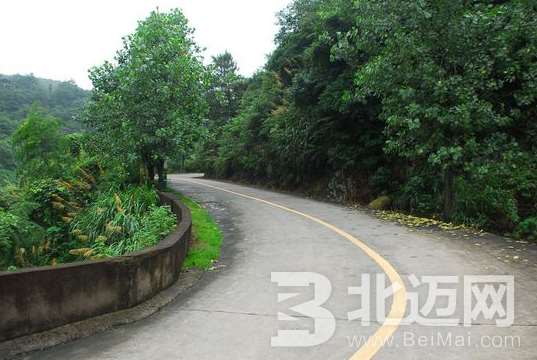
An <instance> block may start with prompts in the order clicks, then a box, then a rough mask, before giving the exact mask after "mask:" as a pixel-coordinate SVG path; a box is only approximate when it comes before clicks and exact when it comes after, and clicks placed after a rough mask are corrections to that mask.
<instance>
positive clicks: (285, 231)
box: [27, 176, 537, 360]
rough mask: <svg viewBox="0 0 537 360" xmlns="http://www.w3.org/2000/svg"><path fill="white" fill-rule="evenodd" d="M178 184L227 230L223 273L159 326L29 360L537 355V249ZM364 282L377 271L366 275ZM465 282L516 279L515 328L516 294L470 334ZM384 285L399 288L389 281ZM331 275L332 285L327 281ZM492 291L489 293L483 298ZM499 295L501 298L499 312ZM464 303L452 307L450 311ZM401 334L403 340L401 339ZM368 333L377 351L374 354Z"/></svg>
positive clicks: (184, 180) (273, 197)
mask: <svg viewBox="0 0 537 360" xmlns="http://www.w3.org/2000/svg"><path fill="white" fill-rule="evenodd" d="M170 185H171V186H172V187H174V188H175V189H177V190H179V191H181V192H183V193H184V194H186V195H188V196H190V197H192V198H194V199H195V200H197V201H198V202H200V203H202V204H203V205H204V206H206V207H207V208H208V209H209V210H210V212H211V213H212V214H213V216H215V218H216V219H217V221H218V222H219V223H220V225H221V227H222V229H223V232H224V246H223V252H222V259H221V261H220V262H219V264H218V265H217V266H216V269H215V270H214V271H212V272H210V273H208V274H206V276H204V278H203V280H202V281H201V282H200V283H198V284H197V285H196V286H195V288H194V289H193V291H191V292H190V293H189V294H188V295H185V296H183V297H180V298H178V299H177V300H176V301H174V302H173V303H172V304H170V305H168V306H167V307H165V308H164V309H163V310H161V311H160V312H159V313H157V314H155V315H154V316H151V317H150V318H147V319H145V320H143V321H140V322H137V323H134V324H130V325H126V326H122V327H118V328H116V329H113V330H111V331H107V332H104V333H101V334H98V335H96V336H92V337H89V338H85V339H82V340H79V341H75V342H72V343H69V344H65V345H62V346H58V347H56V348H52V349H50V350H47V351H43V352H39V353H33V354H31V355H29V356H27V358H29V359H75V358H76V359H125V360H133V359H233V360H235V359H348V358H352V357H353V356H355V358H362V359H367V358H371V357H372V356H374V358H375V359H398V360H401V359H487V360H488V359H496V358H497V359H536V358H537V350H536V348H535V346H534V344H535V343H537V301H535V299H536V295H535V294H537V277H536V275H537V272H536V268H535V266H534V264H535V259H537V256H536V254H537V250H536V249H535V246H532V245H529V244H524V243H517V242H512V243H506V242H505V240H504V239H499V238H496V237H489V238H487V239H485V238H472V237H464V236H463V235H458V236H452V235H449V234H441V233H430V232H423V231H419V232H416V231H411V230H409V229H406V228H404V227H401V226H399V225H395V224H391V223H387V222H384V221H380V220H378V219H376V218H373V217H371V216H370V215H368V214H367V213H365V212H363V211H359V210H355V209H350V208H347V207H343V206H339V205H333V204H328V203H324V202H318V201H313V200H309V199H305V198H301V197H296V196H291V195H287V194H282V193H276V192H271V191H266V190H260V189H257V188H252V187H246V186H239V185H235V184H230V183H223V182H217V181H210V180H204V179H198V178H192V177H187V176H172V177H171V178H170ZM347 235H348V236H347ZM346 236H347V237H346ZM353 239H354V240H356V241H354V240H353ZM368 249H369V250H368ZM505 259H516V260H517V261H515V260H513V261H508V260H505ZM390 271H393V273H391V274H390ZM273 272H277V273H282V272H301V273H306V272H308V273H311V272H313V273H316V274H320V275H308V276H310V277H309V278H308V277H304V276H307V275H305V274H298V275H294V276H295V277H294V280H303V281H306V282H308V281H316V283H317V285H318V290H317V291H316V292H314V291H313V286H309V287H308V286H292V287H278V285H277V283H276V282H275V281H271V273H273ZM386 273H388V276H385V275H386ZM363 275H366V277H365V278H362V276H363ZM369 275H370V276H371V277H370V287H368V288H369V289H371V295H370V297H369V300H370V301H369V303H370V306H369V307H368V309H369V311H367V312H365V314H366V315H365V317H362V320H354V321H349V319H348V313H349V312H353V311H356V310H359V309H360V308H362V307H365V306H363V305H364V304H365V303H366V302H367V301H365V300H366V298H367V297H366V296H364V297H362V296H360V295H356V294H349V287H359V286H360V285H364V284H365V283H364V282H363V280H364V279H367V276H369ZM465 275H501V276H514V279H515V285H514V291H515V295H514V319H513V321H509V319H507V321H508V322H510V323H512V324H511V325H510V326H508V327H497V326H495V321H496V320H497V319H504V318H506V317H508V315H509V313H508V312H506V313H502V309H507V308H508V307H507V306H506V305H507V304H506V302H507V300H508V298H507V297H505V296H497V297H496V299H497V298H499V299H500V300H499V301H500V303H496V305H498V304H499V305H500V306H499V307H498V306H497V307H496V308H495V310H498V309H500V310H499V312H496V313H493V316H489V317H488V318H487V317H486V316H483V315H479V316H477V317H476V318H475V319H474V320H473V321H472V323H471V326H463V325H462V322H463V319H464V313H465V311H464V300H465V299H464V297H463V294H464V291H463V290H464V286H463V285H464V284H463V279H464V278H463V276H465ZM273 276H274V278H273V279H272V280H277V279H278V278H279V277H281V278H282V279H283V280H289V279H290V277H289V275H287V276H283V275H278V274H274V275H273ZM312 276H313V278H312ZM377 276H378V279H377ZM424 276H433V277H429V278H427V277H424ZM434 276H442V277H440V278H438V277H434ZM446 276H450V277H446ZM325 279H326V280H325ZM382 279H385V281H386V282H385V286H384V287H382V286H381V282H382ZM394 279H395V280H397V279H402V281H403V283H402V284H401V285H402V286H401V287H402V289H399V291H398V292H396V295H395V296H387V301H386V302H385V305H384V306H377V300H378V299H379V298H382V297H383V296H382V292H381V290H382V289H384V288H386V287H388V286H389V285H390V282H391V281H393V280H394ZM481 279H482V278H481ZM505 279H507V280H506V281H507V282H508V279H509V277H507V278H500V280H501V281H500V280H497V281H500V282H499V283H498V282H497V281H491V280H490V279H489V280H487V281H488V283H490V284H489V285H490V286H491V289H492V290H495V291H496V292H495V293H496V295H498V294H500V293H501V291H500V290H501V286H504V285H505V284H507V282H506V283H503V282H502V281H504V280H505ZM291 280H292V279H291ZM431 280H432V281H436V280H439V281H440V282H439V283H438V284H439V285H438V287H439V288H442V289H448V290H450V289H451V290H453V291H447V292H446V291H444V292H442V291H441V290H440V293H438V292H437V294H439V295H446V293H448V292H449V294H455V297H454V298H453V297H450V295H447V296H438V297H436V298H434V297H431V296H429V295H430V294H429V290H430V289H431V286H432V285H430V281H431ZM326 281H328V282H329V283H330V285H331V289H329V288H328V289H327V287H326V286H324V283H325V282H326ZM365 281H366V280H365ZM416 281H417V282H416ZM427 281H429V283H428V282H427ZM449 281H451V282H449ZM488 283H487V284H488ZM487 284H481V287H479V286H480V285H477V286H478V289H481V291H482V292H481V294H483V293H485V291H484V290H483V289H484V286H486V285H487ZM502 284H503V285H502ZM295 285H298V284H297V283H295ZM363 288H366V287H365V286H364V287H363ZM404 288H406V292H405V290H404ZM508 288H509V286H507V287H505V286H504V289H508ZM330 290H331V292H330ZM354 290H358V289H356V288H355V289H354ZM489 290H490V289H489ZM328 292H330V294H328ZM351 292H356V291H351ZM289 293H291V295H285V294H289ZM479 293H480V292H479V291H477V294H478V295H479ZM493 293H494V291H493ZM506 293H507V292H506ZM506 293H505V294H506ZM278 294H280V300H281V301H280V302H278ZM292 294H297V295H296V296H293V295H292ZM323 294H325V295H327V296H328V295H329V297H328V299H327V301H326V302H324V303H323V304H322V308H324V309H325V310H319V309H318V308H317V307H316V306H312V305H311V304H310V306H308V305H303V306H302V308H300V304H302V303H305V302H307V301H310V300H311V299H313V298H314V297H316V298H317V299H319V301H320V302H323V299H322V295H323ZM470 294H471V293H470ZM478 295H475V297H474V298H473V299H474V300H473V301H474V302H477V301H478ZM398 297H399V299H398ZM393 299H395V301H394V300H393ZM401 299H402V301H401ZM416 299H417V301H413V300H416ZM430 299H434V301H432V302H431V304H432V306H429V310H430V311H429V312H428V313H429V314H428V315H424V314H422V315H424V316H423V317H424V319H421V320H420V319H419V318H418V317H417V316H415V315H416V313H417V312H416V311H414V310H413V309H414V306H413V304H419V305H418V308H419V309H420V310H421V311H422V312H425V313H427V311H426V310H427V309H426V308H427V305H428V304H427V303H428V301H427V300H430ZM405 300H408V301H405ZM450 300H455V301H450ZM493 300H494V298H493V297H491V298H489V299H488V302H487V304H489V305H490V304H491V302H493ZM431 304H429V305H431ZM452 304H453V305H454V307H453V309H449V307H450V305H452ZM294 306H298V307H296V308H295V310H297V311H296V312H295V311H293V310H290V308H291V307H294ZM316 308H317V311H313V312H312V316H311V317H310V316H308V314H309V311H310V310H311V309H313V310H315V309H316ZM382 308H384V309H382ZM424 308H425V309H424ZM446 308H447V310H446ZM443 309H444V310H445V311H444V312H443ZM493 309H494V308H493ZM382 310H384V311H382ZM451 310H453V311H451ZM390 311H392V312H391V314H392V315H396V316H395V319H394V322H392V323H386V322H385V319H384V318H383V317H382V314H383V313H385V314H388V313H390ZM401 311H405V318H403V319H401V316H398V313H399V312H401ZM437 311H438V312H437ZM301 313H302V314H301ZM408 315H413V316H412V317H408ZM291 316H292V317H293V319H291ZM312 317H313V318H315V319H313V318H312ZM453 319H454V323H452V322H451V320H453ZM431 320H432V321H436V322H434V323H431ZM399 322H400V323H399ZM332 327H333V330H334V331H333V334H332V331H331V330H332ZM286 330H299V331H300V330H306V331H307V332H306V335H308V334H316V336H309V337H308V336H306V337H305V338H299V339H295V340H293V341H291V342H292V344H295V345H299V344H301V343H302V344H303V345H307V344H306V343H307V342H308V341H311V342H316V341H317V342H321V343H320V344H319V345H315V346H303V347H300V346H271V337H272V338H274V337H276V336H277V334H278V331H280V335H282V336H281V337H280V340H274V343H273V345H277V344H278V342H279V341H280V342H283V344H282V345H286V344H285V342H286V341H290V340H289V336H287V337H286V335H285V333H284V331H286ZM392 331H395V333H394V335H393V336H389V335H390V334H391V332H392ZM374 334H375V337H373V338H369V337H370V336H371V335H374ZM291 336H292V335H291ZM368 338H369V339H370V340H369V343H368V344H367V345H366V346H364V342H365V341H366V340H367V339H368ZM308 339H309V340H308ZM291 340H292V339H291ZM377 342H378V344H377ZM287 345H289V344H287ZM364 349H365V350H364ZM377 350H378V351H377Z"/></svg>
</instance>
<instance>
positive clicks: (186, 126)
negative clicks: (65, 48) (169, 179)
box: [88, 9, 206, 185]
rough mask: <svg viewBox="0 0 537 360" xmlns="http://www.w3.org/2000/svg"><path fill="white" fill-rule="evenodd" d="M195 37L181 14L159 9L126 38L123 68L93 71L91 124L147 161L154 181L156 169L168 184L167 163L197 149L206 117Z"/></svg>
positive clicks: (120, 56) (121, 60)
mask: <svg viewBox="0 0 537 360" xmlns="http://www.w3.org/2000/svg"><path fill="white" fill-rule="evenodd" d="M192 34H193V30H192V29H191V28H190V27H189V26H188V22H187V19H186V18H185V17H184V15H183V14H182V13H181V11H179V10H177V9H176V10H172V11H171V12H169V13H160V12H158V11H154V12H152V13H151V15H150V16H149V17H148V18H147V19H146V20H144V21H142V22H140V23H139V25H138V28H137V29H136V31H135V32H134V33H133V34H132V35H130V36H127V37H126V38H125V39H124V46H123V48H122V49H121V50H119V51H118V53H117V56H116V61H117V65H112V64H110V63H108V62H107V63H105V64H103V65H102V66H100V67H97V68H93V69H92V70H91V71H90V78H91V80H92V82H93V86H94V91H93V94H92V101H91V102H90V105H89V112H88V113H89V122H90V124H91V125H92V126H94V127H95V131H96V132H97V134H98V136H101V137H106V138H108V145H109V147H111V146H112V147H117V148H119V149H121V150H122V151H124V152H126V153H127V157H128V158H129V159H131V160H133V159H134V160H138V161H141V162H142V164H143V167H144V168H145V171H146V173H147V177H148V179H149V180H150V181H152V180H153V178H154V175H155V170H156V172H157V173H158V175H159V179H160V181H161V182H163V181H164V179H165V177H166V174H165V161H166V160H167V159H168V158H169V157H170V156H171V155H173V154H174V153H176V152H177V151H181V150H184V149H187V148H189V147H190V146H191V144H192V143H193V141H194V140H195V139H196V138H197V136H198V131H199V128H200V124H201V120H202V119H203V118H204V115H205V113H206V103H205V99H204V96H203V94H204V91H205V86H206V85H205V83H206V79H205V71H204V67H203V65H202V62H201V59H200V56H199V51H200V50H199V48H198V46H197V45H196V44H195V43H194V40H193V38H192ZM161 185H162V184H161Z"/></svg>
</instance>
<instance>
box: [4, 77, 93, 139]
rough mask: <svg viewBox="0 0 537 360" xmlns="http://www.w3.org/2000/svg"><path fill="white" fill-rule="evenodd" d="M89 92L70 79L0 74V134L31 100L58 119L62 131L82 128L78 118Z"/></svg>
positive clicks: (24, 112)
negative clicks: (55, 79) (61, 79)
mask: <svg viewBox="0 0 537 360" xmlns="http://www.w3.org/2000/svg"><path fill="white" fill-rule="evenodd" d="M88 96H89V91H86V90H83V89H81V88H79V87H78V86H77V85H76V84H75V83H74V82H73V81H54V80H48V79H41V78H36V77H35V76H33V75H11V76H9V75H0V118H1V119H2V121H1V122H0V137H1V136H6V135H9V134H10V133H11V132H12V131H14V130H15V128H16V127H17V126H18V124H19V123H20V121H21V120H22V119H24V118H25V117H26V115H27V114H28V111H29V109H30V108H31V106H32V105H33V104H35V103H38V104H39V105H40V106H42V107H44V108H45V109H47V111H48V112H49V113H50V114H51V115H53V116H54V117H57V118H59V119H60V120H61V122H62V125H63V129H64V130H65V131H66V132H69V133H70V132H76V131H79V130H80V129H81V128H82V124H81V122H80V120H79V119H78V115H79V113H80V110H81V109H82V107H83V106H84V104H85V102H86V100H87V98H88Z"/></svg>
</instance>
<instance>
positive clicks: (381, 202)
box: [368, 195, 392, 210]
mask: <svg viewBox="0 0 537 360" xmlns="http://www.w3.org/2000/svg"><path fill="white" fill-rule="evenodd" d="M391 204H392V199H391V198H390V197H389V196H387V195H382V196H379V197H378V198H376V199H375V200H373V201H371V202H370V203H369V205H368V206H369V207H370V208H371V209H373V210H386V209H388V208H389V207H390V205H391Z"/></svg>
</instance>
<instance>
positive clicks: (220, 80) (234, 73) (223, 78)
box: [207, 51, 244, 126]
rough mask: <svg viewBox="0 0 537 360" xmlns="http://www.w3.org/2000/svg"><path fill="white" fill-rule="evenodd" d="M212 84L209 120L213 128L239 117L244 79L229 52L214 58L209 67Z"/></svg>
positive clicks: (209, 95) (208, 95) (209, 97)
mask: <svg viewBox="0 0 537 360" xmlns="http://www.w3.org/2000/svg"><path fill="white" fill-rule="evenodd" d="M208 70H209V73H210V79H211V83H210V85H209V90H208V94H207V99H208V101H209V114H208V119H209V121H210V122H211V125H212V126H222V125H224V124H225V123H227V122H228V121H229V120H230V119H231V118H233V117H234V116H236V115H237V112H238V110H239V105H240V100H241V97H242V93H243V92H244V79H243V78H242V77H241V76H240V75H239V74H238V67H237V63H236V62H235V60H234V59H233V56H232V55H231V54H230V53H229V52H227V51H226V52H224V53H222V54H219V55H217V56H213V59H212V63H211V64H210V65H209V66H208Z"/></svg>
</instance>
